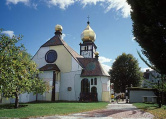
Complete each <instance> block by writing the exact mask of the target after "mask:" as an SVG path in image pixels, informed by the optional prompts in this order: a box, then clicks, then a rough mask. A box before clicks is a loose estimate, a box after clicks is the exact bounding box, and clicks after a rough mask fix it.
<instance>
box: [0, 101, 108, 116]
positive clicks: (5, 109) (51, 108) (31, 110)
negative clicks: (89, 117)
mask: <svg viewBox="0 0 166 119" xmlns="http://www.w3.org/2000/svg"><path fill="white" fill-rule="evenodd" d="M107 105H108V103H105V102H95V103H76V102H73V103H72V102H56V103H51V102H45V103H26V104H21V106H22V107H20V108H18V109H14V108H13V105H0V117H19V118H25V117H38V116H50V115H66V114H70V113H78V112H83V111H89V110H95V109H101V108H105V107H106V106H107Z"/></svg>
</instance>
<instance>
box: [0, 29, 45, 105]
mask: <svg viewBox="0 0 166 119" xmlns="http://www.w3.org/2000/svg"><path fill="white" fill-rule="evenodd" d="M21 38H22V36H18V37H17V36H13V37H12V38H10V37H8V36H6V35H5V34H3V33H2V30H1V31H0V92H2V93H3V96H4V97H7V98H10V97H13V98H16V100H15V107H16V108H17V107H18V102H19V95H20V94H22V93H25V92H35V93H43V92H45V91H46V90H47V89H48V88H47V87H48V86H47V83H46V82H43V81H42V80H39V79H38V76H37V75H38V74H39V70H38V69H37V65H36V64H35V62H33V61H32V60H31V56H30V55H29V54H28V53H27V52H26V50H25V48H24V46H23V45H20V46H18V45H16V44H17V43H18V41H20V40H21Z"/></svg>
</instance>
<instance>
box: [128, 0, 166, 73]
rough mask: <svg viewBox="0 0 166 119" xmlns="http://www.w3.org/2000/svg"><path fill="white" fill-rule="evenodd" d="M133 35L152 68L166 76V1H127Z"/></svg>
mask: <svg viewBox="0 0 166 119" xmlns="http://www.w3.org/2000/svg"><path fill="white" fill-rule="evenodd" d="M127 2H128V3H129V4H130V5H131V9H132V11H131V18H132V20H133V34H134V37H135V40H136V41H137V42H138V43H139V45H140V46H141V47H142V53H143V54H144V55H145V56H146V57H147V58H148V60H149V63H150V64H151V66H152V68H154V69H155V70H156V71H158V72H159V73H160V74H166V9H165V6H166V0H127Z"/></svg>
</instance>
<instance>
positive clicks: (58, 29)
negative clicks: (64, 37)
mask: <svg viewBox="0 0 166 119" xmlns="http://www.w3.org/2000/svg"><path fill="white" fill-rule="evenodd" d="M62 30H63V28H62V26H61V25H59V24H57V25H56V26H55V31H60V32H62Z"/></svg>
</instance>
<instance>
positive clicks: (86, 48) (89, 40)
mask: <svg viewBox="0 0 166 119" xmlns="http://www.w3.org/2000/svg"><path fill="white" fill-rule="evenodd" d="M89 24H90V22H89V16H88V22H87V27H86V28H85V29H84V31H83V32H82V33H81V40H82V41H83V43H80V55H82V56H83V57H84V58H95V52H96V49H97V46H96V45H95V43H94V41H95V39H96V34H95V32H94V31H93V30H92V28H91V27H90V25H89Z"/></svg>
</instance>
